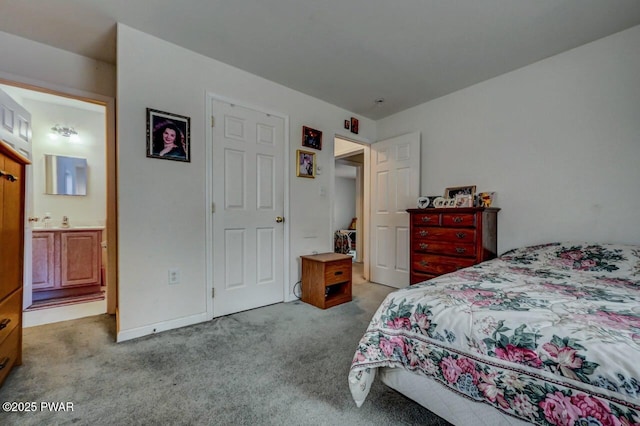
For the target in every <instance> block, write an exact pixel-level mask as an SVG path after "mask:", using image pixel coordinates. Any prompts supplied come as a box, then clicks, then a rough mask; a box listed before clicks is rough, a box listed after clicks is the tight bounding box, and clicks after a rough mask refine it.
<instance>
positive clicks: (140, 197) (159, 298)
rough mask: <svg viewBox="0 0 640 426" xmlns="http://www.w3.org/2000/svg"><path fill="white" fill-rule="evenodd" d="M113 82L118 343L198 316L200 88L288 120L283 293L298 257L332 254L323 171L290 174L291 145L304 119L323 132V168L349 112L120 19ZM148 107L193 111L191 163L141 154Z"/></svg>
mask: <svg viewBox="0 0 640 426" xmlns="http://www.w3.org/2000/svg"><path fill="white" fill-rule="evenodd" d="M117 79H118V96H117V101H118V148H119V149H118V166H119V170H118V171H119V174H118V211H119V230H118V234H119V236H118V241H119V250H118V261H119V289H120V293H119V309H120V336H119V338H120V340H122V339H126V338H131V337H136V336H139V335H144V334H148V333H151V332H153V331H154V330H156V331H161V330H163V329H167V328H172V327H175V326H179V325H185V324H188V323H192V322H197V321H201V320H203V318H204V317H205V313H206V300H207V299H206V298H207V297H208V294H207V291H206V289H207V283H206V282H205V266H206V262H207V259H206V258H205V238H206V236H205V221H206V217H207V214H208V211H209V209H208V208H207V206H206V202H205V201H206V198H205V196H206V194H205V177H206V176H205V172H206V162H205V155H204V154H205V144H206V143H207V141H206V140H205V126H206V124H207V123H208V120H207V119H206V118H205V112H206V111H205V97H206V93H207V92H210V93H214V94H216V95H219V96H223V97H225V98H230V99H233V100H236V101H237V102H238V103H246V104H248V105H253V106H261V107H263V108H264V109H266V110H270V111H278V112H280V113H281V114H283V115H287V116H288V117H289V124H290V128H289V131H290V134H289V140H290V150H289V161H290V165H291V167H290V170H289V176H288V179H289V184H290V200H291V203H290V204H291V205H290V213H289V217H288V218H287V223H288V225H289V227H290V259H289V260H290V271H289V274H290V282H289V283H287V284H288V286H289V289H290V291H289V292H290V293H291V289H292V288H293V285H294V284H295V282H297V281H298V280H299V276H300V272H299V268H300V266H299V260H298V258H299V256H300V255H302V254H310V253H311V252H312V251H318V252H321V251H333V239H332V234H333V230H331V229H330V222H331V217H332V215H333V211H332V210H331V208H330V203H329V202H328V200H327V197H330V196H331V194H330V193H329V188H330V187H331V185H330V183H331V182H330V181H329V179H330V174H329V173H324V174H319V175H317V177H316V179H303V178H296V177H295V167H293V165H294V164H295V151H296V149H298V148H300V147H301V140H302V126H303V125H306V126H310V127H313V128H315V129H319V130H321V131H323V136H324V141H323V149H322V151H319V152H318V155H317V162H318V163H317V164H318V165H319V166H321V167H322V169H324V170H330V165H331V163H332V162H333V161H334V160H333V135H334V133H335V132H336V131H337V130H336V129H341V128H342V124H343V122H344V120H345V119H348V118H349V117H350V116H353V115H354V114H353V113H350V112H348V111H345V110H343V109H340V108H337V107H335V106H333V105H330V104H327V103H325V102H323V101H320V100H318V99H315V98H312V97H309V96H307V95H303V94H301V93H299V92H296V91H294V90H291V89H288V88H286V87H283V86H281V85H278V84H275V83H273V82H270V81H267V80H265V79H262V78H260V77H257V76H255V75H252V74H249V73H246V72H244V71H241V70H238V69H236V68H233V67H230V66H228V65H225V64H223V63H221V62H218V61H215V60H212V59H210V58H206V57H204V56H201V55H199V54H196V53H194V52H191V51H188V50H185V49H183V48H181V47H178V46H176V45H173V44H170V43H167V42H165V41H162V40H160V39H158V38H155V37H153V36H150V35H147V34H144V33H142V32H139V31H137V30H134V29H132V28H129V27H127V26H126V25H122V24H119V25H118V71H117ZM147 107H150V108H155V109H159V110H162V111H169V112H174V113H177V114H181V115H186V116H189V117H191V126H192V134H191V143H192V146H191V150H192V151H191V155H192V161H191V163H180V162H173V161H160V160H156V159H148V158H146V156H145V138H146V136H145V109H146V108H147ZM359 118H360V117H359ZM360 137H362V138H363V139H364V140H369V141H372V140H375V123H374V122H372V121H371V120H367V119H363V118H360ZM321 188H323V189H325V191H326V194H327V195H325V196H324V197H323V196H321V195H320V190H321ZM309 206H313V208H309ZM216 266H217V265H214V268H215V267H216ZM168 267H178V268H180V269H181V271H182V273H181V283H180V284H179V285H174V286H169V285H168V284H167V268H168Z"/></svg>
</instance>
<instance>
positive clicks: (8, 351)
mask: <svg viewBox="0 0 640 426" xmlns="http://www.w3.org/2000/svg"><path fill="white" fill-rule="evenodd" d="M20 332H21V329H20V327H16V328H14V330H13V331H12V332H11V333H10V334H9V336H7V338H6V339H5V340H4V342H2V343H0V385H2V383H3V382H4V379H5V378H6V377H7V375H8V374H9V371H11V367H13V366H14V365H16V361H17V359H18V349H19V344H20Z"/></svg>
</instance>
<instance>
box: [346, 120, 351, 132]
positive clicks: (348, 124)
mask: <svg viewBox="0 0 640 426" xmlns="http://www.w3.org/2000/svg"><path fill="white" fill-rule="evenodd" d="M350 127H351V122H350V121H349V120H344V128H345V129H347V130H349V128H350Z"/></svg>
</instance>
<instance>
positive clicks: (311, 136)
mask: <svg viewBox="0 0 640 426" xmlns="http://www.w3.org/2000/svg"><path fill="white" fill-rule="evenodd" d="M302 146H306V147H307V148H313V149H317V150H321V149H322V132H321V131H320V130H316V129H312V128H311V127H307V126H302Z"/></svg>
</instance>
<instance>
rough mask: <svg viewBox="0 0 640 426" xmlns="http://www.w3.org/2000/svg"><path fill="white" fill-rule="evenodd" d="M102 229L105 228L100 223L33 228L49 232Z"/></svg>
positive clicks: (36, 230) (34, 230) (37, 230)
mask: <svg viewBox="0 0 640 426" xmlns="http://www.w3.org/2000/svg"><path fill="white" fill-rule="evenodd" d="M103 229H105V227H104V226H102V225H78V226H69V227H62V226H50V227H48V228H45V227H41V226H40V227H37V228H33V232H43V231H46V232H51V231H102V230H103Z"/></svg>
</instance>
